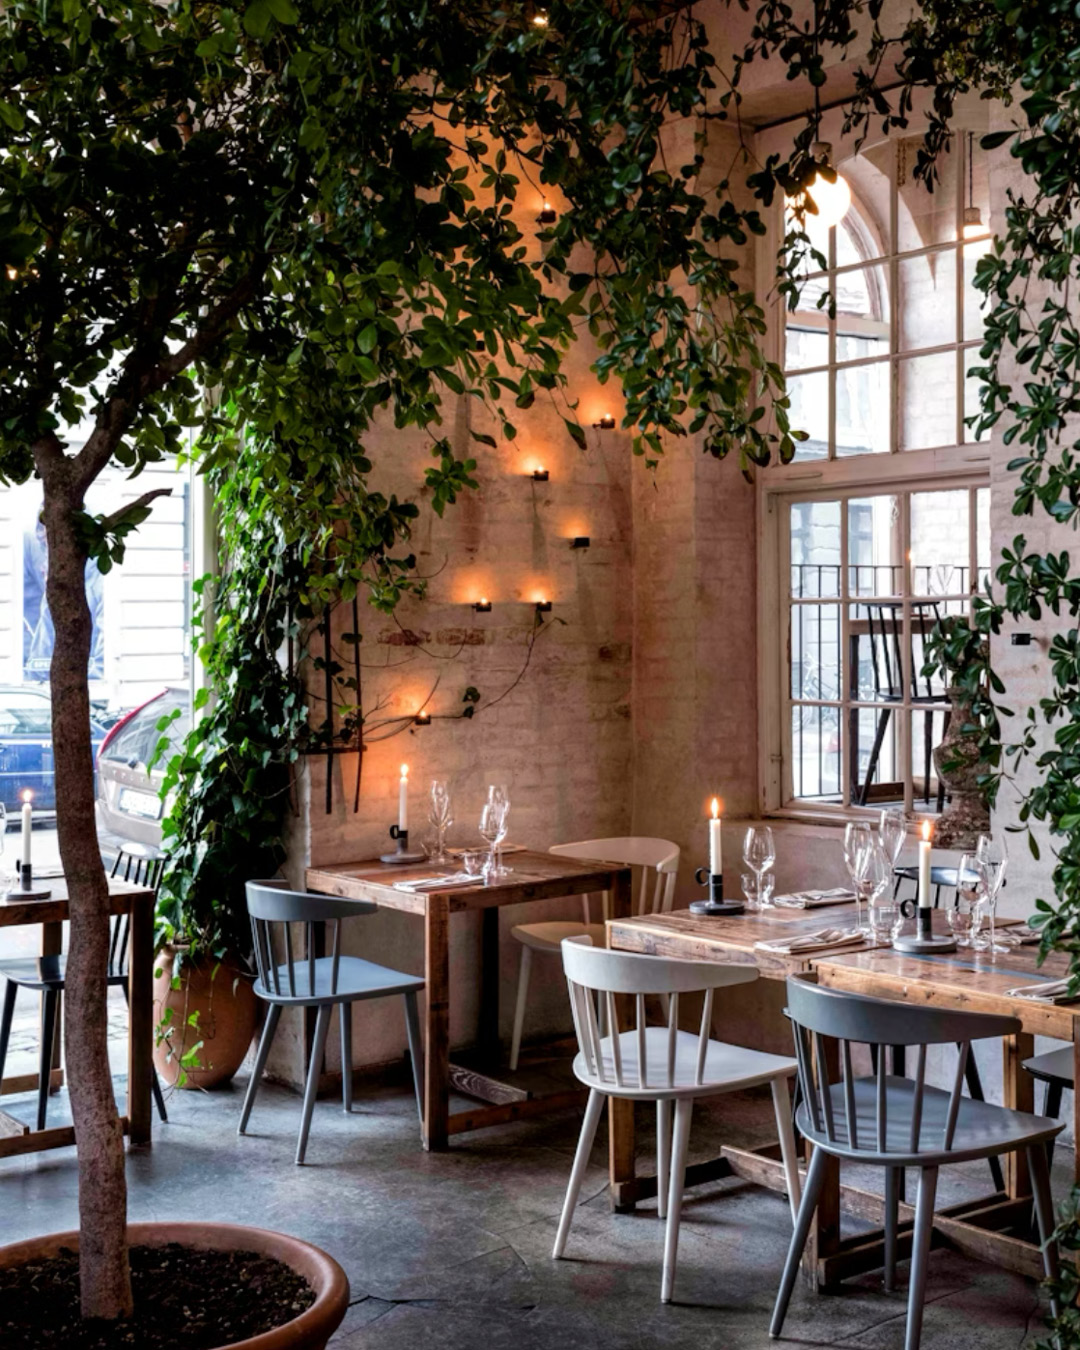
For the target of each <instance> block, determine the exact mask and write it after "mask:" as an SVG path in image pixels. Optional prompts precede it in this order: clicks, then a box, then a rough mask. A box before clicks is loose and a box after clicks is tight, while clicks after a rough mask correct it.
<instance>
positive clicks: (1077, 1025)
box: [1073, 1017, 1080, 1184]
mask: <svg viewBox="0 0 1080 1350" xmlns="http://www.w3.org/2000/svg"><path fill="white" fill-rule="evenodd" d="M1073 1082H1074V1083H1080V1017H1077V1018H1074V1019H1073ZM1073 1180H1074V1181H1075V1182H1077V1183H1078V1184H1080V1092H1077V1091H1074V1092H1073Z"/></svg>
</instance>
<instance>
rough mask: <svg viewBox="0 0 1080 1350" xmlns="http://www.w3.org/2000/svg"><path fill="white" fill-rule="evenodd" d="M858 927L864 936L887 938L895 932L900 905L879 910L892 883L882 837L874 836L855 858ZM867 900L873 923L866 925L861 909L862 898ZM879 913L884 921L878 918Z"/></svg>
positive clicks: (856, 922) (890, 864)
mask: <svg viewBox="0 0 1080 1350" xmlns="http://www.w3.org/2000/svg"><path fill="white" fill-rule="evenodd" d="M855 873H856V877H855V929H854V931H855V932H856V933H861V934H862V935H863V937H871V938H875V939H878V940H882V941H884V940H886V939H887V938H888V937H891V935H892V928H893V924H894V922H895V919H896V911H897V909H898V906H896V905H895V904H890V905H887V906H884V907H882V911H881V914H880V915H879V914H878V903H877V902H878V901H879V900H880V899H881V897H882V896H883V895H884V894H885V893H886V892H887V891H888V889H889V886H890V884H891V883H892V863H891V861H890V859H889V856H888V854H887V853H886V852H885V849H884V847H883V845H882V843H881V840H880V839H875V838H874V837H873V836H871V838H870V843H869V844H868V845H867V847H866V848H864V849H863V850H862V851H861V852H860V853H859V855H858V857H857V858H856V860H855ZM862 900H865V901H866V910H867V918H868V919H869V921H870V922H869V926H868V927H866V928H864V927H863V924H862V915H861V913H860V902H861V901H862ZM875 916H877V917H878V918H879V919H880V922H875Z"/></svg>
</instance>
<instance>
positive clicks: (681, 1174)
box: [660, 1097, 694, 1303]
mask: <svg viewBox="0 0 1080 1350" xmlns="http://www.w3.org/2000/svg"><path fill="white" fill-rule="evenodd" d="M693 1113H694V1099H693V1097H680V1098H679V1100H678V1101H677V1102H676V1103H675V1128H674V1129H673V1131H672V1139H671V1175H670V1178H669V1183H668V1203H667V1227H666V1228H665V1229H664V1273H663V1275H662V1276H661V1278H660V1302H661V1303H670V1302H671V1291H672V1289H673V1288H674V1285H675V1260H676V1257H677V1256H678V1251H679V1220H680V1219H681V1217H682V1202H683V1191H684V1190H685V1189H686V1151H687V1146H688V1145H689V1142H690V1117H691V1116H692V1115H693Z"/></svg>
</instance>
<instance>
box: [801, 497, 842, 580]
mask: <svg viewBox="0 0 1080 1350" xmlns="http://www.w3.org/2000/svg"><path fill="white" fill-rule="evenodd" d="M789 539H790V557H791V594H792V595H793V596H796V597H799V596H814V595H831V596H835V595H839V594H840V503H839V502H793V503H792V505H791V516H790V522H789Z"/></svg>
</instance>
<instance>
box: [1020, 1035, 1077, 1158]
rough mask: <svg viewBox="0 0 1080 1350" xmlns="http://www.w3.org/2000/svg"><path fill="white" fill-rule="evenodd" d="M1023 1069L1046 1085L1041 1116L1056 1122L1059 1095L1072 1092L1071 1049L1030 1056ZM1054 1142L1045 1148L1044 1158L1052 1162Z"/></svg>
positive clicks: (1065, 1048)
mask: <svg viewBox="0 0 1080 1350" xmlns="http://www.w3.org/2000/svg"><path fill="white" fill-rule="evenodd" d="M1024 1068H1025V1069H1027V1071H1028V1073H1029V1074H1031V1076H1032V1078H1037V1079H1038V1080H1039V1082H1040V1083H1045V1084H1046V1096H1045V1097H1044V1098H1043V1115H1044V1116H1050V1117H1051V1118H1052V1119H1053V1120H1058V1119H1059V1118H1060V1116H1061V1094H1062V1093H1063V1092H1065V1091H1069V1092H1072V1090H1073V1048H1072V1046H1071V1045H1063V1046H1062V1047H1061V1049H1060V1050H1047V1051H1046V1052H1045V1054H1042V1055H1032V1057H1031V1058H1030V1059H1025V1060H1024ZM1054 1142H1055V1141H1054V1140H1053V1139H1051V1140H1050V1141H1049V1143H1048V1144H1047V1146H1046V1157H1047V1160H1048V1161H1049V1162H1053V1161H1054Z"/></svg>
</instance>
